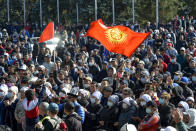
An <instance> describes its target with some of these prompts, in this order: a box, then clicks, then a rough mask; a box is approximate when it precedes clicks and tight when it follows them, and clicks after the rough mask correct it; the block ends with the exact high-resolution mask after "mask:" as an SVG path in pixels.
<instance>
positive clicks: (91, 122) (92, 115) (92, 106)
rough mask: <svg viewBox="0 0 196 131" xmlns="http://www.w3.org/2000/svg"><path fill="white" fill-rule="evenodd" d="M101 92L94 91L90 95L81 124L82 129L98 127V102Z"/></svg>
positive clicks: (100, 108)
mask: <svg viewBox="0 0 196 131" xmlns="http://www.w3.org/2000/svg"><path fill="white" fill-rule="evenodd" d="M101 97H102V94H101V92H99V91H95V92H94V93H93V94H92V95H91V97H90V103H89V104H88V106H87V107H86V110H85V119H86V120H85V122H84V124H83V127H84V128H83V130H84V131H91V130H96V129H97V128H98V125H99V123H98V120H97V119H98V113H99V112H100V111H101V110H102V108H103V107H102V105H101V104H100V101H101Z"/></svg>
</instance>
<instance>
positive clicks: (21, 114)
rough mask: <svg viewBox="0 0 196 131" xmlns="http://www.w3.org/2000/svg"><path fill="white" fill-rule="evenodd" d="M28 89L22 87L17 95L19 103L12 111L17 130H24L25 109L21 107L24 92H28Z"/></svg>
mask: <svg viewBox="0 0 196 131" xmlns="http://www.w3.org/2000/svg"><path fill="white" fill-rule="evenodd" d="M28 89H29V88H28V87H22V88H21V89H20V93H19V101H18V103H17V104H16V108H15V111H14V115H15V119H16V121H17V130H18V131H20V130H24V129H25V109H24V107H23V101H24V99H25V92H26V91H27V90H28Z"/></svg>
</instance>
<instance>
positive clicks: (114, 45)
mask: <svg viewBox="0 0 196 131" xmlns="http://www.w3.org/2000/svg"><path fill="white" fill-rule="evenodd" d="M148 35H150V32H149V33H137V32H134V31H132V30H131V29H130V28H128V27H125V26H121V25H117V26H113V27H107V26H105V25H104V24H103V22H102V20H101V19H99V20H97V21H94V22H92V23H91V26H90V29H89V30H88V32H87V34H86V36H89V37H92V38H94V39H96V40H98V41H99V42H101V43H102V44H103V45H104V46H105V48H106V49H107V50H109V51H110V52H115V53H118V54H122V55H125V56H127V57H130V56H131V54H132V53H133V52H134V51H135V50H136V49H137V47H138V46H139V45H140V44H142V43H143V41H144V40H145V39H146V38H147V37H148Z"/></svg>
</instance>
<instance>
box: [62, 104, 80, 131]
mask: <svg viewBox="0 0 196 131" xmlns="http://www.w3.org/2000/svg"><path fill="white" fill-rule="evenodd" d="M74 107H75V106H74V103H72V102H66V103H65V104H64V113H65V115H66V117H65V118H64V121H65V123H66V125H67V129H68V131H82V123H81V117H80V116H79V115H78V114H77V113H76V112H74Z"/></svg>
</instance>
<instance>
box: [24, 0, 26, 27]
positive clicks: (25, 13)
mask: <svg viewBox="0 0 196 131" xmlns="http://www.w3.org/2000/svg"><path fill="white" fill-rule="evenodd" d="M24 26H26V0H24Z"/></svg>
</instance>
